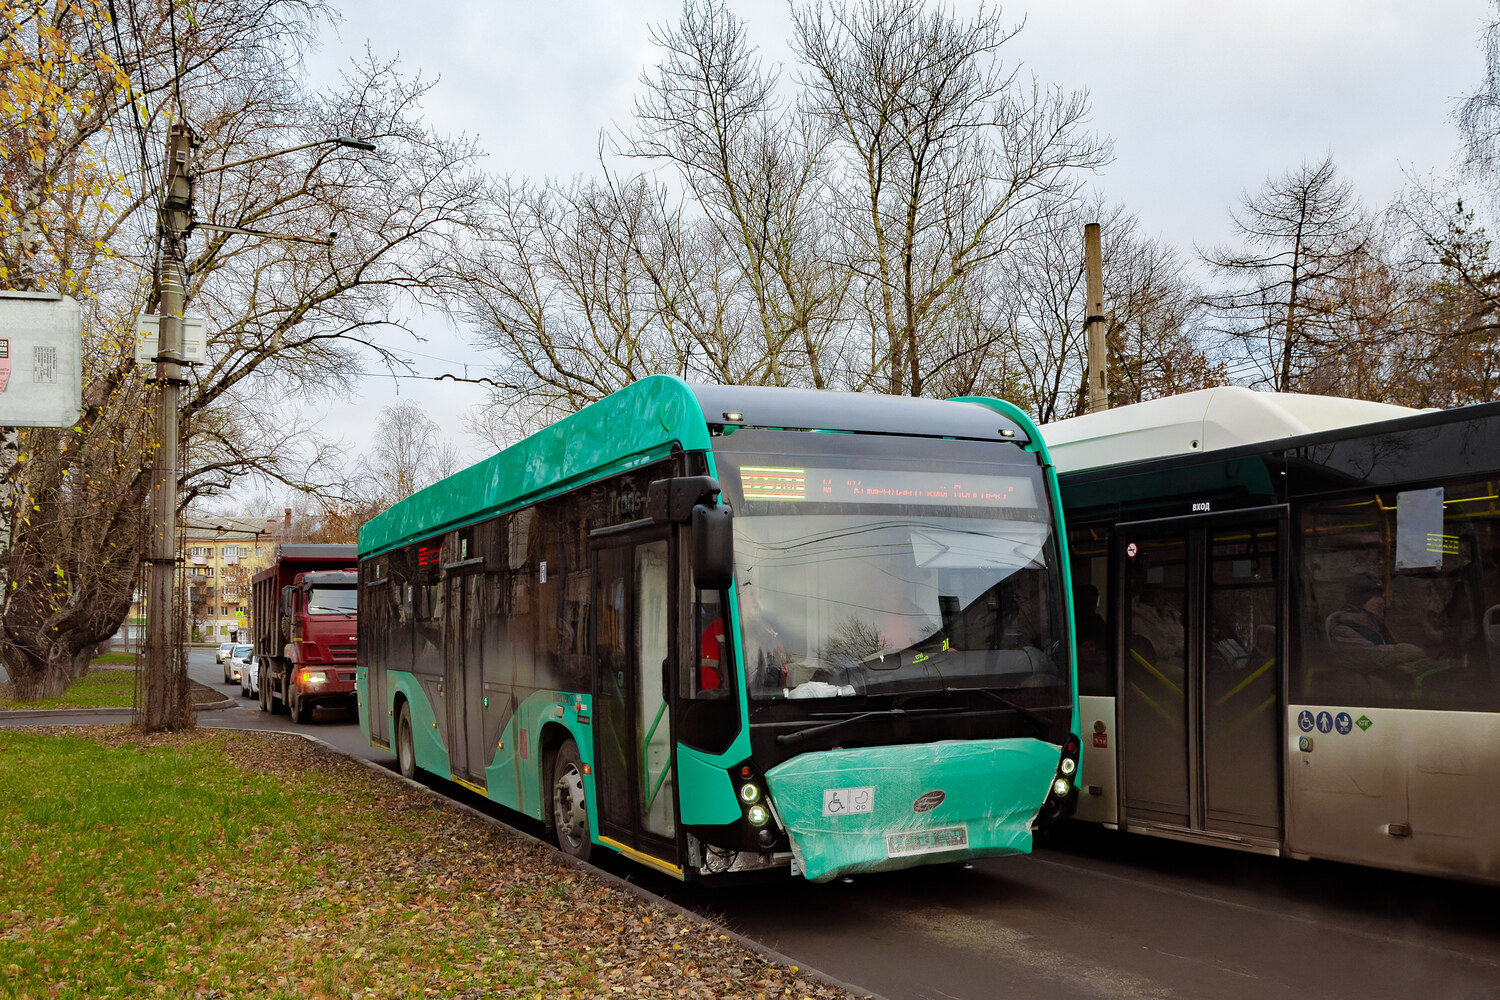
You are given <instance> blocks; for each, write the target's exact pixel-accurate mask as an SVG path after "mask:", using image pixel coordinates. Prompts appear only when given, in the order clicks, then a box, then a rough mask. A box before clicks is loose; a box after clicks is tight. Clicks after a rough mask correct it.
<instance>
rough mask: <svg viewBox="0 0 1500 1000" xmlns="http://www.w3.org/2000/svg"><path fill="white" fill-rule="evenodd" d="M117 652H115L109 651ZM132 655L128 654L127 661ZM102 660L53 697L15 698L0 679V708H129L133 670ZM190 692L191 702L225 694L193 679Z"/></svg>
mask: <svg viewBox="0 0 1500 1000" xmlns="http://www.w3.org/2000/svg"><path fill="white" fill-rule="evenodd" d="M111 655H119V654H111ZM133 661H134V657H131V658H130V662H133ZM92 662H93V663H94V664H101V663H102V664H104V665H105V666H104V669H102V670H90V671H89V672H88V673H86V674H84V675H83V677H82V678H80V679H79V680H77V681H74V682H73V683H72V684H69V685H68V689H67V690H66V691H64V692H63V693H62V695H61V696H59V697H57V698H38V699H37V700H36V701H18V700H16V698H15V688H14V687H12V686H11V684H10V683H9V682H6V683H0V712H19V711H52V710H55V709H67V708H132V707H134V705H135V671H134V670H120V669H111V668H110V666H109V664H110V662H111V661H108V660H94V661H92ZM190 695H191V697H192V699H193V704H194V705H205V704H208V703H209V702H215V701H222V700H223V699H224V697H225V695H224V694H223V693H221V692H219V691H216V690H215V689H213V688H211V687H208V686H206V685H204V684H199V683H198V682H197V681H193V682H192V690H191V692H190Z"/></svg>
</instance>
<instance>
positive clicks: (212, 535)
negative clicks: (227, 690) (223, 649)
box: [181, 516, 278, 642]
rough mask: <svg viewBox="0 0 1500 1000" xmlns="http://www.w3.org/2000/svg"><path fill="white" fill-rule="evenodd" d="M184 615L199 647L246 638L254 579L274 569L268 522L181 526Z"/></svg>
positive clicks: (196, 521)
mask: <svg viewBox="0 0 1500 1000" xmlns="http://www.w3.org/2000/svg"><path fill="white" fill-rule="evenodd" d="M181 527H182V529H183V536H182V537H183V541H182V582H183V599H184V601H185V603H184V606H183V609H184V611H185V612H186V615H187V619H188V632H189V636H190V637H191V639H192V640H193V641H197V642H229V641H230V640H231V639H236V638H243V637H244V636H246V635H248V634H249V633H248V629H249V625H250V618H249V616H250V578H251V577H253V576H254V575H255V574H256V573H257V572H258V571H259V570H262V569H264V568H265V567H266V566H268V565H270V562H271V554H272V552H274V551H275V548H276V542H277V541H278V539H277V538H276V537H275V536H274V535H273V534H272V530H273V529H274V528H275V527H276V522H275V521H267V520H266V519H265V518H247V517H215V518H204V517H196V516H189V517H185V518H183V520H182V522H181Z"/></svg>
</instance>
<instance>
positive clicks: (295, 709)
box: [292, 695, 312, 726]
mask: <svg viewBox="0 0 1500 1000" xmlns="http://www.w3.org/2000/svg"><path fill="white" fill-rule="evenodd" d="M292 721H293V722H295V723H297V725H299V726H305V725H307V724H308V723H310V722H312V706H311V705H309V704H308V703H307V702H306V701H304V700H302V698H300V697H297V696H295V695H294V696H293V697H292Z"/></svg>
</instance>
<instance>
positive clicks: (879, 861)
mask: <svg viewBox="0 0 1500 1000" xmlns="http://www.w3.org/2000/svg"><path fill="white" fill-rule="evenodd" d="M1059 752H1060V748H1059V747H1057V746H1055V745H1053V744H1050V743H1043V742H1041V741H1040V740H1034V739H1007V740H975V741H952V742H945V743H929V744H923V745H917V746H888V747H867V748H862V749H857V750H828V751H823V752H818V753H808V754H803V755H802V756H800V757H796V758H793V759H792V760H789V761H786V762H785V763H783V764H779V765H777V766H776V767H774V768H772V769H771V770H770V771H768V772H767V774H766V779H767V783H768V785H769V787H770V793H771V801H772V802H773V803H774V804H775V807H776V810H777V813H778V815H779V816H780V819H781V822H782V823H783V825H784V826H785V827H786V830H787V833H788V834H789V835H790V838H791V842H792V852H793V854H794V856H795V857H796V858H797V864H798V867H799V868H800V869H801V870H802V871H803V872H804V873H805V874H806V876H807V877H808V878H809V879H811V880H812V881H814V882H823V881H827V880H829V879H832V878H837V877H839V876H843V875H851V874H857V873H861V872H880V871H894V870H896V869H898V868H911V867H914V866H916V865H923V864H930V863H933V862H941V861H961V860H965V859H968V858H982V857H996V856H999V855H1004V854H1025V853H1027V852H1029V851H1030V850H1031V820H1032V817H1034V816H1035V815H1036V812H1037V810H1038V809H1039V808H1040V807H1041V805H1042V802H1043V800H1045V799H1046V797H1047V790H1048V787H1049V786H1050V784H1051V782H1052V778H1053V775H1054V772H1055V770H1056V768H1057V761H1058V755H1059Z"/></svg>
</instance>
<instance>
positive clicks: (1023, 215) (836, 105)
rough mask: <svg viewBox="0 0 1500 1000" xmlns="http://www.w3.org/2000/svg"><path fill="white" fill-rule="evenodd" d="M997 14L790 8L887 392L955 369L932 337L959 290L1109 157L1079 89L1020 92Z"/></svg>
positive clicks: (1023, 86) (908, 6) (895, 6)
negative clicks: (1006, 59) (833, 161)
mask: <svg viewBox="0 0 1500 1000" xmlns="http://www.w3.org/2000/svg"><path fill="white" fill-rule="evenodd" d="M997 18H998V12H994V13H992V12H990V11H989V10H986V9H985V8H983V7H981V8H980V9H979V10H978V11H977V12H976V13H975V15H974V17H973V18H972V19H970V20H967V21H964V20H961V19H960V18H958V17H957V16H956V15H955V14H954V13H952V12H951V11H949V10H947V9H944V8H938V9H934V10H929V9H927V7H926V5H925V4H923V3H922V2H921V0H859V2H856V3H852V4H851V3H843V2H836V3H833V4H825V3H822V2H817V3H814V4H813V5H811V6H809V7H805V8H800V9H794V10H793V24H794V38H793V45H794V48H795V49H796V51H797V53H798V55H799V56H800V57H801V59H802V60H803V63H804V65H805V71H804V73H803V75H802V77H801V80H802V84H803V88H804V90H803V107H804V108H805V109H806V112H807V113H808V114H809V115H811V116H812V117H813V118H814V119H816V120H817V121H818V122H819V123H820V124H821V125H822V127H823V128H824V129H825V130H826V135H827V136H828V142H829V144H830V150H831V151H832V152H833V153H834V154H836V155H837V156H839V157H840V161H841V162H840V163H839V164H838V165H837V166H836V167H835V170H834V173H835V174H836V177H835V187H834V193H833V199H834V200H833V205H832V213H831V214H832V217H833V218H834V219H836V220H838V221H840V222H841V223H842V224H843V225H844V227H845V228H844V235H845V237H846V243H845V260H844V263H845V266H846V267H848V268H849V269H850V271H851V272H852V273H853V275H854V276H855V278H856V280H857V281H858V282H859V283H860V284H861V286H862V287H861V289H860V290H859V293H858V301H859V302H860V303H861V304H862V306H863V308H864V310H865V313H866V316H867V319H868V323H869V329H870V331H871V334H872V339H873V341H874V342H876V343H878V344H879V345H880V351H879V353H878V354H877V356H876V357H875V359H874V360H875V362H876V364H877V367H878V370H879V371H880V372H881V373H882V374H883V376H884V388H885V391H887V392H891V393H895V394H910V395H920V394H922V392H923V390H924V388H925V384H926V382H927V380H928V379H929V378H931V377H933V375H934V374H936V373H937V372H938V371H940V370H941V367H942V366H943V365H945V364H951V363H953V360H954V356H953V353H952V352H951V351H950V350H947V349H946V348H945V345H943V344H942V343H940V342H937V341H938V337H937V334H938V333H939V332H940V331H942V330H944V329H945V328H947V327H948V325H949V324H950V323H951V322H952V319H953V318H954V316H955V314H956V311H957V310H958V309H959V308H960V304H961V303H963V301H964V299H965V295H966V291H967V290H966V287H965V286H966V282H968V281H969V280H971V279H972V278H973V277H974V276H975V275H976V274H977V273H978V272H979V271H981V270H982V269H983V268H984V267H986V266H987V265H989V264H990V263H992V262H994V261H996V260H997V259H999V258H1000V257H1001V256H1002V255H1003V254H1005V253H1006V252H1007V251H1008V250H1009V249H1011V248H1012V247H1013V246H1014V245H1015V244H1016V242H1017V240H1018V239H1019V238H1020V237H1021V236H1022V234H1024V233H1025V232H1026V231H1027V230H1028V228H1029V227H1031V226H1033V225H1035V224H1037V222H1038V220H1039V219H1040V217H1041V215H1042V214H1043V212H1044V211H1045V210H1046V208H1047V206H1049V205H1051V204H1055V203H1056V202H1057V201H1059V200H1061V199H1065V198H1067V197H1069V196H1072V195H1074V194H1076V192H1077V190H1078V184H1079V177H1080V174H1081V172H1082V171H1085V170H1088V169H1092V168H1095V167H1098V166H1100V165H1102V164H1104V163H1106V162H1107V161H1108V160H1109V158H1110V149H1111V147H1110V143H1109V142H1108V141H1107V140H1104V139H1101V138H1098V137H1096V136H1094V135H1092V134H1090V133H1088V132H1087V131H1086V130H1085V127H1084V126H1085V120H1086V117H1087V111H1088V100H1087V97H1086V95H1084V94H1083V93H1081V92H1075V93H1065V92H1063V91H1061V90H1058V89H1044V88H1043V87H1042V86H1041V85H1039V84H1038V83H1036V82H1035V81H1032V82H1031V83H1029V84H1027V83H1023V82H1022V81H1020V79H1019V77H1018V72H1017V70H1015V69H1013V68H1008V67H1005V66H1004V65H1003V64H1002V63H1001V62H1000V60H999V53H1000V49H1001V47H1002V46H1003V45H1004V44H1005V43H1006V42H1008V41H1009V40H1010V39H1011V38H1013V37H1014V36H1015V34H1016V32H1017V31H1018V30H1019V28H1014V27H1006V26H1004V25H1002V24H1001V23H1000V22H999V21H998V19H997Z"/></svg>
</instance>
